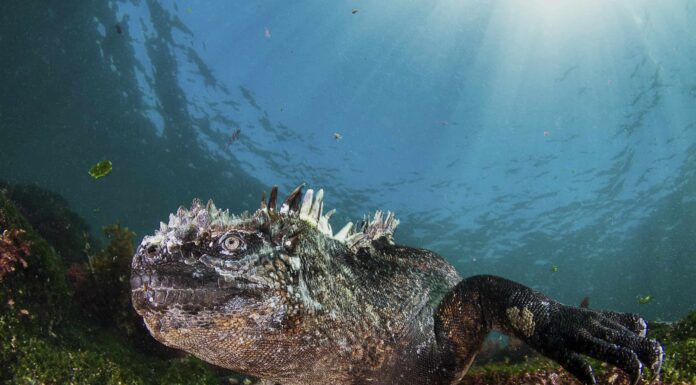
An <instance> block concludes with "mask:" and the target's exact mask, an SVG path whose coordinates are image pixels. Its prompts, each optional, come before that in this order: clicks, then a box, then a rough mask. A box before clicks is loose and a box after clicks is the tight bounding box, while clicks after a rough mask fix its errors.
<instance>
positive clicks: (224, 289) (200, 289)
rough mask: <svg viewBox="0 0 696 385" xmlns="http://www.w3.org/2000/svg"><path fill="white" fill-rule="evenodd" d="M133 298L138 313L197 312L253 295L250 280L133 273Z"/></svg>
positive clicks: (131, 280) (131, 281)
mask: <svg viewBox="0 0 696 385" xmlns="http://www.w3.org/2000/svg"><path fill="white" fill-rule="evenodd" d="M130 285H131V299H132V301H133V305H134V307H135V308H136V310H138V311H139V312H141V311H145V310H155V311H157V310H166V309H169V308H173V307H178V308H181V309H182V310H187V311H195V310H202V309H208V308H211V307H215V306H219V305H223V304H225V303H226V302H228V301H229V300H230V299H231V298H232V297H238V296H249V295H252V293H251V292H250V289H252V287H249V283H248V282H246V281H244V280H240V281H239V282H225V281H222V280H219V279H211V277H209V278H208V279H205V280H200V279H195V278H193V277H191V276H178V275H159V274H157V273H155V272H144V271H143V272H138V273H136V272H134V273H133V275H132V276H131V279H130Z"/></svg>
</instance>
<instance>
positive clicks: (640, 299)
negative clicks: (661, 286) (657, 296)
mask: <svg viewBox="0 0 696 385" xmlns="http://www.w3.org/2000/svg"><path fill="white" fill-rule="evenodd" d="M636 298H637V299H638V304H639V305H647V304H649V303H650V302H651V301H652V296H651V295H649V294H648V295H646V296H640V295H639V296H637V297H636Z"/></svg>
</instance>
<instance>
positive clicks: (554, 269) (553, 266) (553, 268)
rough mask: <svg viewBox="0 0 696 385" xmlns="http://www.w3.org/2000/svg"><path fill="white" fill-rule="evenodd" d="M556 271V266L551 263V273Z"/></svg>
mask: <svg viewBox="0 0 696 385" xmlns="http://www.w3.org/2000/svg"><path fill="white" fill-rule="evenodd" d="M557 271H558V266H556V265H551V272H552V273H555V272H557Z"/></svg>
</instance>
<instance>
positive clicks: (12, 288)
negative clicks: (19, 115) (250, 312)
mask: <svg viewBox="0 0 696 385" xmlns="http://www.w3.org/2000/svg"><path fill="white" fill-rule="evenodd" d="M4 187H5V188H3V189H0V234H3V233H4V235H3V237H2V238H0V266H6V267H7V268H6V269H5V270H3V271H4V273H3V274H2V275H1V276H0V285H1V287H2V290H1V291H0V368H3V370H2V371H0V383H8V384H162V385H164V384H167V385H170V384H235V383H238V384H241V383H244V384H250V383H252V382H251V381H250V380H249V379H247V378H244V377H238V376H235V375H233V374H232V373H230V372H229V371H225V370H222V369H217V368H215V367H212V366H211V365H209V364H206V363H204V362H203V361H201V360H199V359H196V358H194V357H191V356H187V355H184V354H181V353H178V352H175V351H172V350H168V349H166V348H163V347H162V346H161V345H159V344H157V343H156V342H154V341H153V340H151V339H150V337H149V334H147V333H146V332H145V331H144V328H143V326H142V324H141V323H140V322H141V321H140V320H139V318H138V317H133V314H132V307H131V306H130V302H129V298H130V294H129V287H128V279H127V277H128V274H129V263H130V259H131V257H132V254H133V246H134V245H133V240H134V234H133V233H132V232H131V231H129V230H128V228H126V227H123V226H120V225H111V226H107V227H106V228H104V230H103V231H104V235H105V237H106V239H107V241H108V244H107V245H106V246H105V247H104V248H102V249H101V250H99V251H95V252H94V253H93V254H91V255H76V254H75V253H78V251H76V250H82V249H83V248H82V247H77V246H81V245H78V240H79V241H80V242H87V240H88V239H90V240H92V239H93V238H92V235H90V234H85V231H86V230H85V229H86V227H85V226H82V225H81V224H83V223H85V222H84V221H83V220H82V219H80V218H79V217H77V216H76V215H75V214H74V213H72V211H70V210H69V209H68V208H67V204H66V203H65V201H64V200H62V199H61V198H60V197H59V196H56V195H55V194H54V193H51V192H48V191H46V190H43V189H40V188H38V187H31V188H26V187H23V188H21V189H14V190H13V189H12V188H11V187H9V186H6V185H5V186H4ZM11 191H15V192H16V191H21V192H22V194H17V193H15V194H8V192H11ZM12 195H14V196H12ZM46 197H52V198H51V199H43V198H46ZM13 198H14V199H19V200H26V201H25V202H22V203H17V202H15V201H13ZM26 202H31V208H30V209H28V210H30V211H31V213H30V214H28V215H26V216H25V215H23V211H26V210H27V209H26V207H27V206H28V204H27V203H26ZM18 206H19V207H22V208H24V210H20V209H18ZM27 216H28V217H30V218H31V219H33V220H37V219H36V218H40V219H38V220H40V221H50V222H51V223H62V222H65V223H75V224H77V225H75V226H63V227H61V228H60V231H57V229H56V228H55V227H50V226H44V227H43V228H42V227H41V226H32V223H31V221H30V220H28V218H27ZM46 229H47V230H46ZM42 230H43V231H48V230H50V231H51V233H50V234H49V235H48V236H47V235H44V234H43V233H42ZM47 238H50V239H61V238H62V239H68V240H71V241H70V243H69V244H68V245H67V246H66V245H53V244H50V243H49V242H47V241H46V239H47ZM92 242H94V241H92ZM81 252H84V250H82V251H81ZM67 253H71V255H69V256H67V255H63V254H67ZM87 254H89V252H88V253H87ZM80 261H82V262H80ZM649 335H650V336H651V337H653V338H657V339H658V340H660V341H661V342H662V343H663V344H664V346H665V353H666V356H665V363H664V366H663V369H662V375H661V379H660V381H656V382H655V383H654V384H658V385H676V384H679V385H683V384H691V385H696V311H692V312H691V313H689V314H688V316H687V317H686V318H684V319H683V320H681V321H679V322H676V323H650V332H649ZM489 349H492V350H495V349H498V350H499V351H498V352H493V353H491V352H488V353H489V356H495V357H497V358H496V359H492V360H487V361H486V362H485V363H483V364H480V365H474V367H472V369H471V370H470V372H469V373H468V374H467V375H466V377H465V378H464V380H463V381H462V384H465V385H487V384H504V385H518V384H519V385H522V384H529V385H531V384H540V385H542V384H543V385H564V384H568V385H570V384H573V385H576V384H579V382H577V381H576V380H575V379H574V378H573V377H572V376H570V375H569V374H568V373H566V372H565V371H564V370H562V369H561V368H560V367H559V366H558V364H556V363H554V362H552V361H549V360H547V359H544V358H541V357H539V356H536V355H535V354H533V353H532V352H530V351H528V350H524V349H525V348H524V347H522V348H520V347H519V346H518V347H517V349H521V350H520V351H521V352H523V353H524V355H527V353H529V355H528V357H531V358H528V359H523V360H519V361H514V362H516V363H513V364H511V363H509V362H506V361H505V360H501V359H500V357H511V356H514V355H517V356H520V351H517V352H512V351H506V350H505V349H507V348H506V347H502V346H495V344H493V345H491V346H489ZM595 367H596V368H597V369H598V384H605V385H610V384H611V385H623V384H628V377H627V376H626V375H625V374H624V373H623V372H621V371H619V370H617V369H615V368H613V367H611V366H606V365H595Z"/></svg>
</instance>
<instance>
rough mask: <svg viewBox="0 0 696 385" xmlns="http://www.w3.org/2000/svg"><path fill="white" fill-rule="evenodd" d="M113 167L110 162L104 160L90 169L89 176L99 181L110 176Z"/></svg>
mask: <svg viewBox="0 0 696 385" xmlns="http://www.w3.org/2000/svg"><path fill="white" fill-rule="evenodd" d="M111 169H112V165H111V161H110V160H102V161H101V162H99V163H97V164H95V165H94V166H92V168H90V169H89V175H91V176H92V178H94V179H99V178H101V177H104V176H107V175H109V173H110V172H111Z"/></svg>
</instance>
